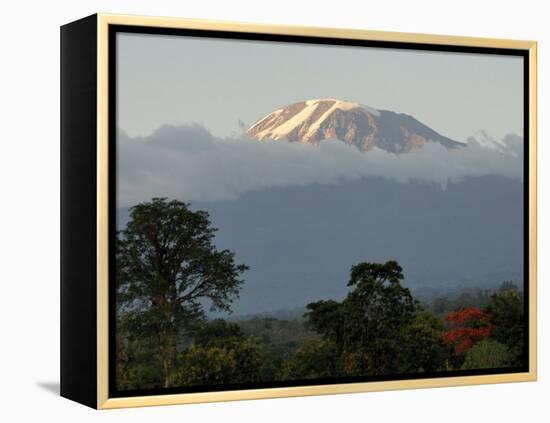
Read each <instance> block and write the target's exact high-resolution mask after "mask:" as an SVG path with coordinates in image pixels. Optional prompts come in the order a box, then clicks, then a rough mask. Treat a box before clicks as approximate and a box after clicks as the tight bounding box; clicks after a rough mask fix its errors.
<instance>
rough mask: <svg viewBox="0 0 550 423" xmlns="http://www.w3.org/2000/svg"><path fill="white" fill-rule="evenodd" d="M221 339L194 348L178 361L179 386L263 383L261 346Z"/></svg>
mask: <svg viewBox="0 0 550 423" xmlns="http://www.w3.org/2000/svg"><path fill="white" fill-rule="evenodd" d="M220 341H221V339H217V340H216V341H214V342H211V343H208V344H206V345H202V346H201V345H197V346H193V347H190V348H189V349H187V350H186V351H184V352H183V353H182V354H180V356H179V357H178V369H179V371H178V374H177V378H176V383H177V384H178V385H183V386H187V385H219V384H235V383H245V382H260V381H261V380H262V375H263V373H262V367H263V363H264V361H265V360H264V357H263V352H262V348H261V343H260V341H259V340H257V339H254V338H248V339H242V338H238V337H232V338H224V339H223V342H220Z"/></svg>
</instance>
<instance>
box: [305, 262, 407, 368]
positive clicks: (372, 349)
mask: <svg viewBox="0 0 550 423" xmlns="http://www.w3.org/2000/svg"><path fill="white" fill-rule="evenodd" d="M402 279H403V273H402V269H401V266H399V264H398V263H397V262H396V261H388V262H386V263H366V262H365V263H360V264H358V265H356V266H352V268H351V277H350V281H349V283H348V285H349V286H352V287H353V290H352V291H351V292H350V293H349V294H348V295H347V297H346V298H345V299H344V301H342V302H341V303H338V302H335V301H318V302H316V303H311V304H309V305H308V306H307V308H308V310H309V311H308V313H306V318H307V319H308V324H309V325H310V326H311V327H312V328H313V329H314V330H315V331H316V332H318V333H320V334H322V335H323V337H324V338H325V339H326V340H332V341H333V342H334V344H335V345H336V348H337V349H338V350H337V351H336V357H335V360H338V362H340V363H342V367H343V368H342V369H341V371H342V372H343V374H348V375H375V374H388V373H395V372H397V371H399V370H400V368H402V360H403V358H402V354H403V344H404V342H405V341H406V339H405V333H404V331H403V330H402V328H403V327H405V326H408V325H410V324H411V323H412V322H413V319H414V316H415V312H416V310H417V304H416V302H415V301H414V299H413V298H412V295H411V293H410V291H409V290H408V289H407V288H405V287H403V286H402V285H401V280H402Z"/></svg>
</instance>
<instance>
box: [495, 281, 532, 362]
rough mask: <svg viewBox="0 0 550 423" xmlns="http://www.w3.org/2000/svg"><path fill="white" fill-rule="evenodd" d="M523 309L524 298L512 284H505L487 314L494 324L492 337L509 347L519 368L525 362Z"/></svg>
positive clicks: (496, 294) (497, 293)
mask: <svg viewBox="0 0 550 423" xmlns="http://www.w3.org/2000/svg"><path fill="white" fill-rule="evenodd" d="M523 309H524V306H523V298H522V297H521V295H520V293H519V292H518V290H517V287H516V286H515V285H514V284H513V283H511V282H504V283H503V285H502V286H501V288H500V289H499V290H498V292H496V293H495V294H493V295H492V296H491V302H490V303H489V306H488V307H487V313H488V314H489V316H490V318H491V321H492V322H493V324H494V330H493V334H492V337H493V338H494V339H495V340H496V341H498V342H500V343H502V344H504V345H506V346H507V347H508V349H509V350H510V352H511V354H512V356H513V360H512V361H513V364H514V365H517V366H520V365H521V364H522V362H523V347H524V323H525V322H524V313H523Z"/></svg>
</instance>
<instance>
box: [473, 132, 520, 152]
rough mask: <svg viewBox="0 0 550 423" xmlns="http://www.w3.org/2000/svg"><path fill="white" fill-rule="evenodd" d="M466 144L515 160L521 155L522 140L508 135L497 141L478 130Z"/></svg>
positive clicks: (517, 136) (513, 135) (516, 136)
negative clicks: (475, 145) (511, 157)
mask: <svg viewBox="0 0 550 423" xmlns="http://www.w3.org/2000/svg"><path fill="white" fill-rule="evenodd" d="M467 142H468V144H477V145H479V146H480V147H482V148H487V149H489V150H494V151H497V152H499V153H501V154H505V155H509V156H513V157H516V158H518V157H520V156H521V155H523V138H522V137H520V136H519V135H515V134H508V135H506V136H505V137H504V138H502V139H500V140H499V139H497V138H494V137H492V136H491V135H489V134H488V133H487V132H486V131H484V130H479V131H477V132H476V133H475V134H473V135H472V136H471V137H469V138H468V139H467Z"/></svg>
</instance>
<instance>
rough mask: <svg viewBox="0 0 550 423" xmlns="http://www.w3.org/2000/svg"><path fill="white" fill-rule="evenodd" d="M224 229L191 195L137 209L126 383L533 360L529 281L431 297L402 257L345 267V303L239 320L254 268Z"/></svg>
mask: <svg viewBox="0 0 550 423" xmlns="http://www.w3.org/2000/svg"><path fill="white" fill-rule="evenodd" d="M215 232H216V228H214V227H213V226H212V224H211V222H210V219H209V215H208V213H207V212H205V211H202V210H199V211H192V210H191V208H190V205H189V204H187V203H183V202H180V201H176V200H167V199H166V198H153V199H152V200H151V201H150V202H146V203H140V204H138V205H136V206H134V207H133V208H132V209H131V211H130V219H129V221H128V224H127V226H126V227H125V228H124V229H122V230H120V231H118V233H117V239H116V266H115V267H116V329H115V333H116V343H115V344H116V345H115V349H114V352H115V368H116V374H115V383H116V389H117V390H120V391H128V390H141V389H158V388H174V387H192V386H196V387H198V386H216V385H238V384H250V383H273V382H284V381H301V380H308V381H311V380H314V379H322V380H327V379H331V378H346V377H362V376H369V377H370V376H375V377H383V376H396V375H402V374H403V375H404V374H415V375H416V374H419V377H421V374H422V373H429V374H433V373H434V372H446V371H453V370H473V369H504V368H517V367H521V366H523V365H524V363H525V355H524V353H525V351H524V300H523V292H522V291H521V289H520V288H518V286H517V285H515V284H514V283H513V282H511V281H503V282H502V284H501V285H500V287H498V288H495V289H477V290H470V291H468V292H463V293H461V294H459V295H454V296H441V297H436V298H433V299H431V300H430V301H425V300H424V301H420V300H418V299H415V298H414V297H413V295H412V293H411V291H410V290H409V289H408V288H407V287H405V286H404V279H405V274H404V270H403V269H402V268H401V266H400V265H399V263H398V262H396V261H394V260H391V259H390V260H388V261H386V262H385V263H374V262H369V261H364V262H360V263H356V264H355V265H353V266H352V267H351V269H350V271H349V274H347V275H346V274H343V275H342V280H341V283H342V284H346V285H347V286H348V288H349V291H348V294H347V296H346V297H345V298H343V299H342V300H341V301H336V300H332V299H319V300H318V301H315V302H312V303H309V304H304V309H303V310H302V311H299V312H296V313H295V315H293V316H286V317H284V318H281V317H275V316H248V317H243V318H238V317H233V316H231V314H230V312H231V305H232V303H233V302H234V301H235V300H236V299H238V296H239V292H240V290H241V289H243V285H244V283H245V279H244V278H245V274H246V270H247V269H248V266H247V265H246V264H244V263H237V262H236V260H235V253H234V252H232V251H229V250H218V249H217V248H216V247H215V243H214V238H215ZM335 283H336V282H335ZM209 312H218V313H219V312H223V313H225V314H226V315H227V316H229V317H227V318H225V319H222V318H216V319H213V318H209V317H208V316H209Z"/></svg>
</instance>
